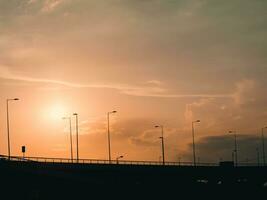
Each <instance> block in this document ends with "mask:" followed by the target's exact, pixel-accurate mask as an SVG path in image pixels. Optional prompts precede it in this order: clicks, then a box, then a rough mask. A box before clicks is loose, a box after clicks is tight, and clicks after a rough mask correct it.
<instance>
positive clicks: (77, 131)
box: [73, 113, 79, 163]
mask: <svg viewBox="0 0 267 200" xmlns="http://www.w3.org/2000/svg"><path fill="white" fill-rule="evenodd" d="M73 115H75V117H76V147H77V152H76V153H77V163H79V128H78V114H77V113H74V114H73Z"/></svg>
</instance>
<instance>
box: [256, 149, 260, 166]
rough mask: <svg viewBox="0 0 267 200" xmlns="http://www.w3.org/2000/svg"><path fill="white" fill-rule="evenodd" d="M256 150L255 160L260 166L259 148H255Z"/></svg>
mask: <svg viewBox="0 0 267 200" xmlns="http://www.w3.org/2000/svg"><path fill="white" fill-rule="evenodd" d="M256 152H257V162H258V166H260V152H259V148H256Z"/></svg>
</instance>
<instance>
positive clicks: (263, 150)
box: [261, 128, 266, 166]
mask: <svg viewBox="0 0 267 200" xmlns="http://www.w3.org/2000/svg"><path fill="white" fill-rule="evenodd" d="M261 139H262V158H263V166H265V165H266V160H265V144H264V128H262V129H261Z"/></svg>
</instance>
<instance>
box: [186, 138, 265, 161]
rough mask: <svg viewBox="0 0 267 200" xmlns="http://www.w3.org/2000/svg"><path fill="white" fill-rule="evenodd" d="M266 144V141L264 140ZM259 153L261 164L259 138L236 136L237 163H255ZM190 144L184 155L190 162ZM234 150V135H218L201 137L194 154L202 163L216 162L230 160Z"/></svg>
mask: <svg viewBox="0 0 267 200" xmlns="http://www.w3.org/2000/svg"><path fill="white" fill-rule="evenodd" d="M265 142H267V140H265ZM257 148H258V149H259V152H260V162H262V143H261V137H260V135H259V136H255V135H240V134H238V135H237V149H238V161H239V162H243V163H245V162H247V161H249V162H251V163H257V151H256V149H257ZM191 149H192V144H190V145H189V146H188V152H187V153H186V154H185V155H184V156H185V158H186V159H188V160H192V153H191V151H192V150H191ZM233 150H234V135H233V134H228V135H219V136H208V137H203V138H201V139H200V140H199V141H197V142H196V154H197V157H199V158H200V160H201V161H202V162H218V161H219V160H220V159H221V160H224V161H225V160H228V161H229V160H232V152H233Z"/></svg>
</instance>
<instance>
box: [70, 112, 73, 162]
mask: <svg viewBox="0 0 267 200" xmlns="http://www.w3.org/2000/svg"><path fill="white" fill-rule="evenodd" d="M69 123H70V157H71V162H73V148H72V127H71V117H70V118H69Z"/></svg>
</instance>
